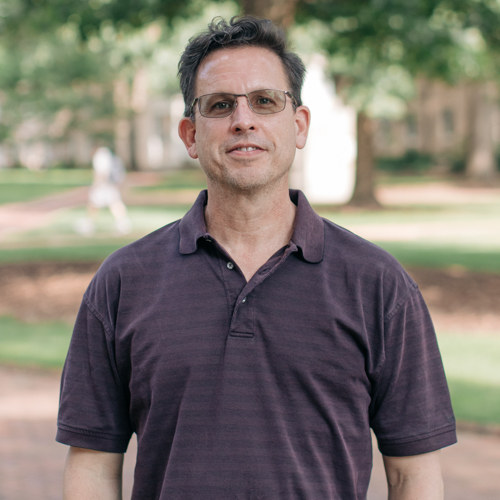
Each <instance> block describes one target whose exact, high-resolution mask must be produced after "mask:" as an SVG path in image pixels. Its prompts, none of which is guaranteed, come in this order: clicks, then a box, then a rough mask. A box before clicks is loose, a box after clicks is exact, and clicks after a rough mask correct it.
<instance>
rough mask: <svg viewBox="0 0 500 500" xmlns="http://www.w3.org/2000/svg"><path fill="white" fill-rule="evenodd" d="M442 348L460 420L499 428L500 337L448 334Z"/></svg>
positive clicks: (454, 406) (440, 339) (441, 341)
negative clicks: (494, 425) (493, 425)
mask: <svg viewBox="0 0 500 500" xmlns="http://www.w3.org/2000/svg"><path fill="white" fill-rule="evenodd" d="M439 346H440V349H441V354H442V356H443V362H444V365H445V370H446V375H447V377H448V384H449V387H450V393H451V397H452V402H453V408H454V410H455V413H456V416H457V419H459V420H462V421H466V422H474V423H480V424H496V425H500V370H499V362H500V338H499V337H496V336H494V335H480V334H474V335H464V334H454V333H448V334H446V333H445V334H440V335H439Z"/></svg>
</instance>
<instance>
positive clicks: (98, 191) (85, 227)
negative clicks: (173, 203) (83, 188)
mask: <svg viewBox="0 0 500 500" xmlns="http://www.w3.org/2000/svg"><path fill="white" fill-rule="evenodd" d="M92 169H93V181H92V185H91V187H90V189H89V200H88V206H87V218H86V219H84V220H82V221H80V222H79V224H78V226H77V230H78V231H79V232H81V233H82V234H92V233H93V232H94V231H95V223H96V219H97V215H98V212H99V210H100V209H101V208H108V209H109V211H110V212H111V214H112V215H113V218H114V221H115V227H116V230H117V231H118V232H119V233H120V234H126V233H128V232H130V219H129V217H128V212H127V207H126V206H125V203H124V202H123V200H122V196H121V192H120V187H121V185H122V183H123V181H124V180H125V167H124V165H123V162H122V160H121V158H120V157H119V156H118V155H116V154H114V153H113V152H112V151H111V150H110V149H109V148H108V147H105V146H99V147H98V148H97V149H96V150H95V152H94V155H93V156H92Z"/></svg>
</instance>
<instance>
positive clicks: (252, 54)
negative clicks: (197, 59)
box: [195, 47, 289, 95]
mask: <svg viewBox="0 0 500 500" xmlns="http://www.w3.org/2000/svg"><path fill="white" fill-rule="evenodd" d="M288 87H289V83H288V78H287V76H286V72H285V68H284V66H283V63H282V61H281V59H280V58H279V56H278V55H277V54H275V53H274V52H272V51H271V50H269V49H266V48H263V47H237V48H228V49H219V50H216V51H214V52H212V53H211V54H209V55H208V56H207V57H206V58H205V59H204V60H203V62H202V63H201V64H200V67H199V68H198V72H197V75H196V85H195V90H196V95H203V94H210V93H213V92H231V93H234V94H242V93H246V92H251V91H252V90H258V89H265V88H266V89H280V90H289V88H288Z"/></svg>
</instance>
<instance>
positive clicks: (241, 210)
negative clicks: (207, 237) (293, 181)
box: [205, 188, 296, 280]
mask: <svg viewBox="0 0 500 500" xmlns="http://www.w3.org/2000/svg"><path fill="white" fill-rule="evenodd" d="M295 208H296V207H295V205H294V204H293V203H292V201H291V200H290V197H289V193H288V188H286V189H282V190H280V191H278V192H274V193H272V194H271V193H257V194H256V193H253V194H251V193H247V194H245V193H236V194H229V195H228V194H227V193H225V195H224V196H223V197H222V196H218V195H217V193H216V192H215V193H214V192H213V191H211V190H210V188H209V192H208V203H207V206H206V209H205V220H206V224H207V229H208V232H209V233H210V234H211V235H212V236H213V237H214V238H215V239H216V240H217V241H218V242H219V244H220V245H222V246H223V247H224V249H225V250H226V251H227V252H228V254H229V255H230V256H231V258H232V259H233V260H234V261H235V262H236V263H237V264H238V266H239V267H240V269H241V270H242V272H243V274H244V275H245V278H246V279H247V280H249V279H250V278H251V277H252V276H253V274H255V272H256V271H257V270H258V269H259V268H260V267H261V266H262V265H263V264H265V262H266V261H267V260H268V259H269V258H270V257H271V256H272V255H273V254H274V253H276V252H277V251H278V250H280V249H281V248H283V247H284V246H285V245H287V244H288V243H289V242H290V238H291V236H292V232H293V224H294V219H295Z"/></svg>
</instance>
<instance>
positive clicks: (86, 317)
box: [56, 297, 131, 453]
mask: <svg viewBox="0 0 500 500" xmlns="http://www.w3.org/2000/svg"><path fill="white" fill-rule="evenodd" d="M109 330H110V327H109V326H106V325H105V322H104V321H103V320H102V318H99V317H98V313H97V312H96V311H95V310H94V309H93V308H92V306H91V305H90V304H89V303H88V301H87V298H86V297H84V300H83V302H82V305H81V307H80V311H79V313H78V316H77V320H76V323H75V327H74V331H73V336H72V339H71V343H70V347H69V351H68V355H67V358H66V362H65V365H64V369H63V373H62V380H61V393H60V403H59V415H58V430H57V435H56V440H57V441H59V442H61V443H63V444H67V445H70V446H77V447H80V448H89V449H94V450H98V451H106V452H114V453H124V452H125V451H126V449H127V446H128V442H129V440H130V436H131V425H130V421H129V417H128V399H129V398H128V395H127V394H128V393H127V390H126V388H125V387H123V384H122V383H121V380H120V378H119V376H118V371H117V368H116V363H115V359H114V342H113V337H112V334H111V332H110V331H109Z"/></svg>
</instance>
